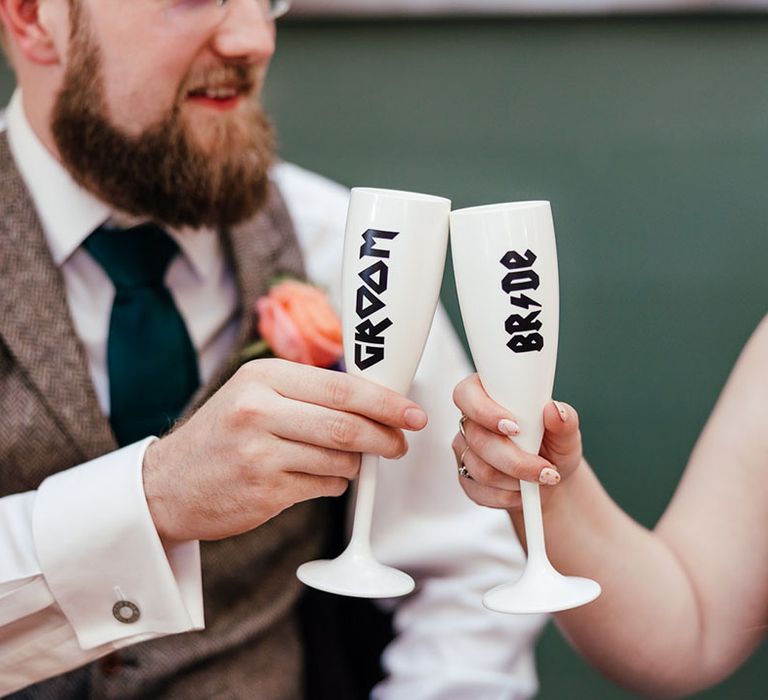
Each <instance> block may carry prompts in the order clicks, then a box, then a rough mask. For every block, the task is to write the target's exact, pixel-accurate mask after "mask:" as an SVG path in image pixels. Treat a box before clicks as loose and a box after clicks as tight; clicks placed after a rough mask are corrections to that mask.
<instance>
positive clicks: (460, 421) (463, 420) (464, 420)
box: [459, 413, 467, 440]
mask: <svg viewBox="0 0 768 700" xmlns="http://www.w3.org/2000/svg"><path fill="white" fill-rule="evenodd" d="M466 420H467V417H466V416H465V415H464V414H463V413H462V414H461V418H459V432H460V433H461V437H463V438H464V439H465V440H466V439H467V434H466V433H465V432H464V423H465V422H466Z"/></svg>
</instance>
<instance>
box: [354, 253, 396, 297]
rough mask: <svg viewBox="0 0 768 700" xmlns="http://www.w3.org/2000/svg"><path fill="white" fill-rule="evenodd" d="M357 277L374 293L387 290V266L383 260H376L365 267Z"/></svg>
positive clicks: (381, 292)
mask: <svg viewBox="0 0 768 700" xmlns="http://www.w3.org/2000/svg"><path fill="white" fill-rule="evenodd" d="M359 277H360V279H362V280H363V282H365V283H366V284H367V285H368V286H369V287H370V288H371V289H372V290H373V291H374V292H376V294H383V293H384V292H386V291H387V284H388V283H389V268H388V267H387V263H385V262H384V261H383V260H377V261H376V262H375V263H373V265H371V266H370V267H366V268H365V270H363V271H362V272H361V273H360V275H359Z"/></svg>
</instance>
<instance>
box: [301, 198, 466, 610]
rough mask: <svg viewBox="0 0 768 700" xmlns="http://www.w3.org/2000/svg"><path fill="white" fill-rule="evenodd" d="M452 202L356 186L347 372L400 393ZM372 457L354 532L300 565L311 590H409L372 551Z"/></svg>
mask: <svg viewBox="0 0 768 700" xmlns="http://www.w3.org/2000/svg"><path fill="white" fill-rule="evenodd" d="M450 210H451V203H450V201H449V200H447V199H443V198H442V197H433V196H430V195H424V194H416V193H412V192H399V191H394V190H379V189H369V188H355V189H353V190H352V195H351V198H350V203H349V213H348V216H347V226H346V235H345V240H344V261H343V270H342V313H341V316H342V327H343V334H344V361H345V364H346V366H347V372H349V373H350V374H354V375H357V376H360V377H364V378H366V379H369V380H371V381H373V382H376V383H377V384H381V385H383V386H386V387H388V388H390V389H393V390H395V391H397V392H399V393H401V394H405V393H406V392H407V391H408V389H409V387H410V386H411V382H412V381H413V377H414V375H415V373H416V368H417V366H418V364H419V360H420V359H421V354H422V352H423V350H424V344H425V343H426V340H427V335H428V334H429V329H430V326H431V325H432V318H433V316H434V313H435V308H436V306H437V301H438V298H439V295H440V285H441V281H442V277H443V266H444V264H445V255H446V249H447V245H448V219H449V214H450ZM378 463H379V458H378V456H377V455H363V456H362V463H361V469H360V478H359V480H358V485H357V500H356V503H355V516H354V523H353V527H352V537H351V539H350V542H349V545H348V546H347V548H346V549H345V550H344V552H343V553H342V554H341V555H340V556H338V557H336V559H331V560H318V561H312V562H308V563H306V564H302V565H301V566H300V567H299V568H298V570H297V572H296V575H297V576H298V577H299V579H300V580H301V581H302V582H303V583H305V584H307V585H308V586H312V587H313V588H318V589H320V590H322V591H328V592H330V593H337V594H339V595H347V596H354V597H359V598H389V597H395V596H401V595H406V594H407V593H410V592H411V591H412V590H413V589H414V587H415V583H414V581H413V579H412V578H411V577H410V576H409V575H408V574H406V573H404V572H402V571H398V570H397V569H394V568H392V567H389V566H385V565H383V564H381V563H379V562H378V561H377V560H376V559H375V557H374V555H373V552H372V550H371V523H372V518H373V504H374V497H375V490H376V472H377V469H378Z"/></svg>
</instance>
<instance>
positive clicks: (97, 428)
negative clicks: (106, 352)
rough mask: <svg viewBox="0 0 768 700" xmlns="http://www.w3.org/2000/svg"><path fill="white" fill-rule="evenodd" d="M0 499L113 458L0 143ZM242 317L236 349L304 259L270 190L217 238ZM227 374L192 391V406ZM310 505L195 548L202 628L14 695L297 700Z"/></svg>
mask: <svg viewBox="0 0 768 700" xmlns="http://www.w3.org/2000/svg"><path fill="white" fill-rule="evenodd" d="M0 202H2V205H1V206H0V211H1V212H2V215H1V216H0V495H7V494H12V493H18V492H22V491H26V490H29V489H35V488H37V487H38V486H39V485H40V483H41V482H42V481H43V480H44V479H45V478H46V477H47V476H49V475H50V474H53V473H55V472H58V471H61V470H63V469H67V468H69V467H71V466H74V465H76V464H80V463H82V462H84V461H87V460H90V459H93V458H95V457H98V456H99V455H102V454H104V453H106V452H109V451H111V450H114V449H116V448H117V445H116V443H115V440H114V437H113V435H112V432H111V430H110V426H109V422H108V420H107V418H106V417H105V416H104V415H102V413H101V410H100V407H99V404H98V400H97V398H96V394H95V392H94V389H93V385H92V383H91V379H90V376H89V373H88V365H87V361H86V356H85V352H84V350H83V348H82V346H81V344H80V342H79V340H78V338H77V336H76V334H75V330H74V328H73V325H72V322H71V319H70V316H69V311H68V308H67V304H66V300H65V293H64V284H63V280H62V277H61V273H60V270H59V269H58V268H57V267H56V266H55V264H54V262H53V260H52V258H51V255H50V253H49V251H48V248H47V245H46V242H45V238H44V235H43V231H42V229H41V225H40V222H39V220H38V217H37V214H36V212H35V208H34V205H33V203H32V200H31V198H30V196H29V193H28V192H27V190H26V187H25V185H24V183H23V180H22V179H21V177H20V175H19V173H18V170H17V169H16V167H15V164H14V162H13V158H12V156H11V153H10V150H9V147H8V142H7V138H6V135H5V134H0ZM222 240H223V243H224V248H225V250H226V252H227V255H228V256H229V259H230V261H231V264H232V268H233V270H234V272H235V277H236V280H237V284H238V289H239V295H240V308H241V310H243V313H242V323H241V328H240V332H239V338H238V348H240V347H241V346H242V345H243V344H244V343H245V342H247V341H248V340H249V339H250V338H251V336H252V334H253V323H252V319H251V318H250V317H251V314H250V313H249V311H248V310H249V309H251V308H252V307H253V302H254V301H255V299H256V298H257V297H258V296H260V295H261V294H263V293H264V292H265V291H266V288H267V284H268V282H269V280H270V279H271V278H272V277H273V276H275V275H276V274H279V273H290V274H293V275H301V274H302V271H303V264H302V257H301V252H300V249H299V246H298V243H297V241H296V237H295V234H294V231H293V227H292V224H291V220H290V217H289V215H288V212H287V210H286V208H285V205H284V203H283V201H282V199H281V197H280V194H279V192H278V191H277V189H276V188H274V187H271V189H270V192H269V197H268V201H267V203H266V205H265V207H263V209H262V210H261V211H260V212H259V213H258V214H257V215H256V216H255V217H254V218H253V219H252V220H251V221H249V222H247V223H245V224H243V225H241V226H238V227H235V228H233V229H232V230H230V231H225V232H223V233H222ZM233 366H234V362H233V361H228V362H226V363H225V364H224V365H223V366H222V367H221V368H220V370H219V372H218V373H217V376H216V377H215V378H214V379H213V381H211V382H210V383H209V384H208V385H207V386H205V387H202V388H201V389H200V390H199V392H198V393H197V394H196V396H195V397H194V398H193V400H192V401H191V402H190V406H189V410H190V411H191V410H193V409H194V407H196V406H198V405H199V404H201V403H202V402H203V401H205V399H206V398H207V397H208V396H210V394H212V393H213V392H214V391H215V390H216V389H217V388H218V387H219V386H220V385H221V384H223V383H224V382H225V381H226V380H227V379H228V377H229V376H230V374H231V373H232V370H233ZM325 523H326V514H325V511H324V509H323V508H322V507H321V506H320V505H319V504H318V503H317V502H314V503H312V502H310V503H304V504H301V505H298V506H295V507H294V508H291V509H289V510H287V511H285V512H284V513H282V514H281V515H280V516H278V517H276V518H274V519H272V520H271V521H269V522H268V523H266V524H265V525H263V526H261V527H259V528H257V529H256V530H253V531H252V532H250V533H246V534H244V535H241V536H239V537H235V538H231V539H228V540H224V541H221V542H213V543H203V544H202V561H203V582H204V599H205V616H206V629H205V630H204V631H202V632H196V633H189V634H183V635H175V636H172V637H165V638H161V639H157V640H153V641H150V642H145V643H143V644H140V645H136V646H133V647H130V648H127V649H125V650H123V651H122V652H121V657H122V658H121V665H120V669H119V671H118V672H107V671H106V670H105V669H106V667H105V665H104V664H100V663H95V664H92V665H91V666H90V667H87V668H86V669H80V670H78V671H74V672H72V673H69V674H66V675H64V676H60V677H58V678H55V679H51V680H50V681H45V682H43V683H40V684H38V685H35V686H33V687H32V688H31V689H28V690H26V691H23V696H24V697H29V698H34V699H35V700H48V699H49V698H50V699H51V700H53V699H54V698H55V699H56V700H68V699H69V698H75V697H77V698H88V699H89V700H97V699H98V700H102V699H105V700H107V699H112V698H115V699H120V700H127V699H129V698H168V699H170V698H173V699H174V700H186V699H187V698H190V699H191V698H195V699H196V700H197V699H199V698H206V699H207V698H233V699H239V698H248V699H249V700H250V699H258V700H297V699H298V698H301V697H302V695H303V690H302V687H301V685H302V682H301V670H302V663H303V660H302V644H301V640H300V635H299V632H298V622H297V616H296V604H297V600H298V598H299V594H300V585H299V584H298V582H297V581H296V578H295V575H294V572H295V570H296V567H297V566H298V565H299V564H300V563H301V562H303V561H306V560H308V559H312V558H314V557H315V556H317V555H318V554H319V552H320V550H321V547H322V541H321V540H322V539H323V536H324V532H325V530H326V525H325Z"/></svg>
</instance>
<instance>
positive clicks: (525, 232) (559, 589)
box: [451, 202, 600, 613]
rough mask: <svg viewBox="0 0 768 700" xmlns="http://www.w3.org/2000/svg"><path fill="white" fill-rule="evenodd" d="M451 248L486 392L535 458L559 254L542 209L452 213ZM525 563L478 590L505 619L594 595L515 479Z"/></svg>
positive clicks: (548, 377) (522, 206)
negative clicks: (563, 559)
mask: <svg viewBox="0 0 768 700" xmlns="http://www.w3.org/2000/svg"><path fill="white" fill-rule="evenodd" d="M451 247H452V251H453V266H454V273H455V276H456V289H457V290H458V294H459V303H460V306H461V316H462V320H463V321H464V328H465V330H466V332H467V339H468V340H469V345H470V349H471V351H472V358H473V359H474V361H475V366H476V367H477V371H478V374H479V376H480V381H481V382H482V384H483V387H484V388H485V390H486V391H487V392H488V395H489V396H490V397H491V398H492V399H494V401H496V402H497V403H498V404H500V405H501V406H504V407H505V408H506V409H508V410H509V411H511V412H512V414H513V415H514V417H515V420H516V421H517V423H518V425H519V426H520V434H519V435H518V436H517V437H515V438H513V439H514V442H515V443H516V444H517V445H519V446H520V448H522V449H523V450H525V451H526V452H532V453H534V454H537V453H538V451H539V448H540V446H541V440H542V437H543V435H544V423H543V412H544V407H545V406H546V404H547V403H548V402H549V401H550V400H551V397H552V386H553V383H554V378H555V364H556V362H557V341H558V324H559V299H558V295H559V291H558V273H557V251H556V247H555V231H554V225H553V223H552V212H551V210H550V206H549V202H516V203H509V204H496V205H490V206H485V207H473V208H470V209H461V210H458V211H455V212H453V213H452V214H451ZM520 490H521V494H522V500H523V516H524V521H525V534H526V540H527V544H528V561H527V563H526V567H525V570H524V572H523V574H522V576H521V577H520V578H519V579H518V580H517V581H516V582H514V583H511V584H505V585H501V586H498V587H497V588H494V589H493V590H491V591H489V592H488V593H486V595H485V597H484V599H483V604H484V605H485V606H486V607H487V608H490V609H491V610H496V611H499V612H506V613H542V612H557V611H558V610H567V609H569V608H574V607H577V606H579V605H584V604H585V603H589V602H590V601H592V600H594V599H595V598H597V596H598V595H600V586H599V585H598V584H597V583H596V582H595V581H592V580H590V579H586V578H579V577H573V576H563V575H562V574H560V573H558V572H557V571H556V570H555V568H554V567H553V566H552V565H551V564H550V562H549V559H548V558H547V553H546V549H545V546H544V525H543V519H542V514H541V501H540V494H539V485H538V484H533V483H529V482H521V483H520Z"/></svg>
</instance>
